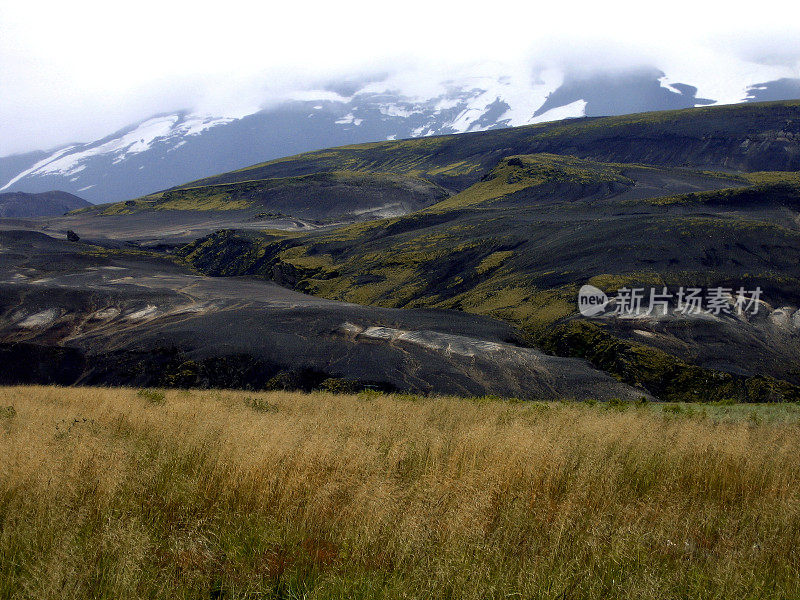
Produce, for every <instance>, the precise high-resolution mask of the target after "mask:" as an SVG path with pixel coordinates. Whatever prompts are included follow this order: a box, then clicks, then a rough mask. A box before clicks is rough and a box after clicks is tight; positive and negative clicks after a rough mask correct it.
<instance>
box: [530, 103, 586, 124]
mask: <svg viewBox="0 0 800 600" xmlns="http://www.w3.org/2000/svg"><path fill="white" fill-rule="evenodd" d="M584 116H586V100H576V101H575V102H571V103H569V104H565V105H564V106H557V107H556V108H551V109H550V110H548V111H547V112H545V113H542V114H541V115H539V116H538V117H534V118H533V119H531V120H530V122H531V123H547V122H548V121H560V120H562V119H575V118H577V117H584Z"/></svg>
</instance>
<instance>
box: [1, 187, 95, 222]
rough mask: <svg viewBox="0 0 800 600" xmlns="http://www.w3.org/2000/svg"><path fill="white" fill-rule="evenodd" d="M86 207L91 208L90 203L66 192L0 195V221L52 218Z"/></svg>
mask: <svg viewBox="0 0 800 600" xmlns="http://www.w3.org/2000/svg"><path fill="white" fill-rule="evenodd" d="M87 206H91V203H89V202H87V201H86V200H84V199H83V198H78V196H73V195H72V194H69V193H67V192H60V191H52V192H42V193H41V194H26V193H25V192H9V193H6V194H0V219H26V218H29V217H52V216H56V215H63V214H64V213H68V212H69V211H71V210H75V209H78V208H85V207H87Z"/></svg>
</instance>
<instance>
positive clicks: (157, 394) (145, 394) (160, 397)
mask: <svg viewBox="0 0 800 600" xmlns="http://www.w3.org/2000/svg"><path fill="white" fill-rule="evenodd" d="M136 395H137V396H139V398H143V399H144V400H147V401H148V402H149V403H150V404H156V405H161V404H164V403H165V402H166V401H167V399H166V397H165V396H164V392H161V391H159V390H139V391H138V392H136Z"/></svg>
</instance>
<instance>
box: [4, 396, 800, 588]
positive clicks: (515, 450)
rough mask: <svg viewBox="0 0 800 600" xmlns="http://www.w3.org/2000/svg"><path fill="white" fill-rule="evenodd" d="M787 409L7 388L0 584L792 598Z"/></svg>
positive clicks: (794, 450) (799, 449) (798, 540)
mask: <svg viewBox="0 0 800 600" xmlns="http://www.w3.org/2000/svg"><path fill="white" fill-rule="evenodd" d="M798 417H800V409H799V408H798V406H796V405H782V406H777V407H765V406H758V407H752V406H707V407H705V409H704V408H703V407H698V406H696V407H693V408H689V407H686V406H680V405H667V406H664V405H643V406H637V407H635V406H631V407H628V408H624V407H618V406H609V405H600V404H597V405H589V404H566V403H554V404H537V403H510V402H503V401H499V400H492V399H481V400H463V399H461V400H460V399H452V398H436V399H419V398H412V397H405V396H390V395H379V394H369V395H360V396H344V395H341V396H337V395H331V394H322V393H315V394H300V393H282V392H275V393H261V394H254V393H247V392H227V391H226V392H217V391H202V392H200V391H190V392H182V391H167V392H161V391H149V390H143V391H139V392H137V391H136V390H129V389H99V388H74V389H64V388H48V387H15V388H0V598H37V599H39V598H42V599H44V598H115V599H124V598H376V597H383V598H449V599H459V598H465V599H469V598H476V599H477V598H498V599H500V598H648V599H650V598H660V599H666V598H737V599H745V598H762V597H764V598H791V597H795V598H796V597H798V596H800V460H798V457H799V456H800V423H799V422H798V421H800V419H799V418H798Z"/></svg>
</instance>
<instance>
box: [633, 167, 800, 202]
mask: <svg viewBox="0 0 800 600" xmlns="http://www.w3.org/2000/svg"><path fill="white" fill-rule="evenodd" d="M741 180H742V181H743V182H747V183H749V184H751V185H747V186H745V187H731V188H723V189H721V190H709V191H705V192H690V193H686V194H674V195H669V196H657V197H653V198H644V199H637V200H626V201H624V202H622V204H623V205H637V204H640V205H643V204H649V205H653V206H672V205H681V206H693V205H697V206H702V205H706V206H715V207H721V208H725V207H730V208H748V207H756V206H764V205H767V204H775V205H781V206H789V207H792V208H800V174H798V173H791V172H784V171H762V172H759V173H745V174H743V175H742V176H741Z"/></svg>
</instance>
